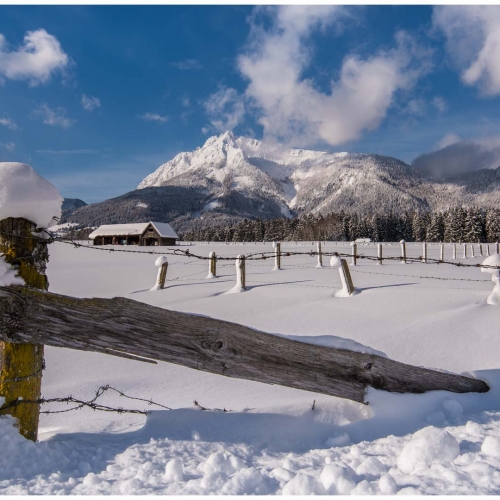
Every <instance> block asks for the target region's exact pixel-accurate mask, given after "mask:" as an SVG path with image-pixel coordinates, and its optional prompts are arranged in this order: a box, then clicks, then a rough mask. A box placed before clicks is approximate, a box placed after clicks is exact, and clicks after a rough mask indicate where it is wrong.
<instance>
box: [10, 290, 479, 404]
mask: <svg viewBox="0 0 500 500" xmlns="http://www.w3.org/2000/svg"><path fill="white" fill-rule="evenodd" d="M0 339H1V340H4V341H8V342H14V343H16V342H19V343H23V342H30V343H40V344H46V345H50V346H55V347H66V348H70V349H78V350H83V351H94V352H101V353H106V354H113V355H123V356H125V357H133V356H138V357H141V358H146V359H148V360H151V359H154V360H158V361H165V362H168V363H174V364H178V365H182V366H186V367H189V368H193V369H196V370H202V371H206V372H210V373H215V374H218V375H224V376H226V377H234V378H241V379H247V380H254V381H257V382H263V383H267V384H277V385H283V386H287V387H293V388H295V389H302V390H305V391H312V392H317V393H321V394H327V395H329V396H337V397H341V398H347V399H351V400H354V401H358V402H360V403H364V402H365V393H366V389H367V387H369V386H370V387H374V388H376V389H381V390H385V391H390V392H399V393H423V392H427V391H433V390H446V391H451V392H457V393H463V392H487V391H488V390H489V387H488V385H487V384H486V383H485V382H483V381H481V380H478V379H475V378H469V377H465V376H461V375H455V374H452V373H445V372H440V371H434V370H429V369H426V368H419V367H416V366H411V365H406V364H404V363H400V362H397V361H393V360H391V359H387V358H383V357H380V356H376V355H374V354H362V353H359V352H352V351H348V350H344V349H334V348H331V347H322V346H317V345H312V344H306V343H303V342H298V341H294V340H290V339H288V338H284V337H281V336H277V335H270V334H268V333H264V332H260V331H257V330H254V329H252V328H248V327H246V326H242V325H238V324H235V323H229V322H227V321H221V320H217V319H212V318H207V317H203V316H195V315H192V314H185V313H180V312H175V311H168V310H166V309H161V308H157V307H153V306H150V305H146V304H143V303H141V302H136V301H134V300H129V299H125V298H120V297H117V298H113V299H101V298H94V299H77V298H71V297H66V296H63V295H56V294H53V293H48V292H41V291H38V290H33V289H29V288H26V287H20V286H11V287H0Z"/></svg>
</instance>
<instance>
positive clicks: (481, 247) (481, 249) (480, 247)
mask: <svg viewBox="0 0 500 500" xmlns="http://www.w3.org/2000/svg"><path fill="white" fill-rule="evenodd" d="M479 255H480V256H481V257H483V245H481V243H479Z"/></svg>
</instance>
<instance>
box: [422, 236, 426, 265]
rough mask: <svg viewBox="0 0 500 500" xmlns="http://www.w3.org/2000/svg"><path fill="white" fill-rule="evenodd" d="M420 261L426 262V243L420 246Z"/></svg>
mask: <svg viewBox="0 0 500 500" xmlns="http://www.w3.org/2000/svg"><path fill="white" fill-rule="evenodd" d="M422 261H423V262H427V242H426V241H424V242H423V244H422Z"/></svg>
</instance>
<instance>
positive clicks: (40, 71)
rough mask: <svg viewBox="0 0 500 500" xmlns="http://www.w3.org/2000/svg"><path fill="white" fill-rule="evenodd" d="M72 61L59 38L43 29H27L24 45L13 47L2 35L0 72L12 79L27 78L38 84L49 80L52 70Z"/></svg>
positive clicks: (31, 83) (32, 83)
mask: <svg viewBox="0 0 500 500" xmlns="http://www.w3.org/2000/svg"><path fill="white" fill-rule="evenodd" d="M68 64H69V57H68V56H67V55H66V54H65V53H64V51H63V50H62V48H61V44H60V43H59V41H58V40H57V38H56V37H54V36H52V35H50V34H49V33H47V32H46V31H45V30H44V29H39V30H36V31H28V32H27V33H26V35H25V36H24V42H23V45H21V46H20V47H18V48H16V49H11V48H10V47H9V46H8V44H7V41H6V39H5V37H4V36H3V35H2V34H0V75H2V76H3V77H5V78H8V79H10V80H28V81H29V82H30V85H32V86H35V85H38V84H40V83H45V82H47V81H48V80H49V79H50V77H51V75H52V73H53V72H55V71H57V70H62V69H64V68H65V67H67V66H68Z"/></svg>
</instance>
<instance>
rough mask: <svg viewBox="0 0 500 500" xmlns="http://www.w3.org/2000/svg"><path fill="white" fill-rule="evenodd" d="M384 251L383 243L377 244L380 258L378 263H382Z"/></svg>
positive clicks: (378, 257)
mask: <svg viewBox="0 0 500 500" xmlns="http://www.w3.org/2000/svg"><path fill="white" fill-rule="evenodd" d="M383 258H384V257H383V253H382V243H379V244H378V245H377V259H378V262H377V264H378V265H381V264H382V259H383Z"/></svg>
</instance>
